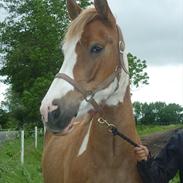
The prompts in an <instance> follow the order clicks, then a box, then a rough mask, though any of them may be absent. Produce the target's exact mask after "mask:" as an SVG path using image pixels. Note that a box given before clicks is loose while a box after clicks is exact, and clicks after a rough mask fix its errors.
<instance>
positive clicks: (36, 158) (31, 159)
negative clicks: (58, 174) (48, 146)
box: [0, 125, 180, 183]
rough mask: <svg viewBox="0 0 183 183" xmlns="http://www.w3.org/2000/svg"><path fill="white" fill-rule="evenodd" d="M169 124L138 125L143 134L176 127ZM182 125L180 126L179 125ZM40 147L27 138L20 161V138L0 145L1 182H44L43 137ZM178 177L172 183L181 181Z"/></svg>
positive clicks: (30, 138) (40, 140)
mask: <svg viewBox="0 0 183 183" xmlns="http://www.w3.org/2000/svg"><path fill="white" fill-rule="evenodd" d="M176 127H177V125H169V126H152V125H151V126H145V125H139V126H138V127H137V129H138V132H139V134H140V135H141V136H144V135H147V134H150V133H154V132H157V131H166V130H169V129H172V128H176ZM178 127H180V126H178ZM38 139H39V141H38V149H35V148H34V139H33V137H29V138H26V139H25V163H24V165H21V163H20V140H19V139H16V140H11V141H8V142H6V143H4V144H1V145H0V183H43V180H42V176H41V166H40V162H41V154H42V148H43V137H39V138H38ZM179 182H180V181H179V180H178V178H177V177H176V178H175V179H174V180H173V181H171V183H179Z"/></svg>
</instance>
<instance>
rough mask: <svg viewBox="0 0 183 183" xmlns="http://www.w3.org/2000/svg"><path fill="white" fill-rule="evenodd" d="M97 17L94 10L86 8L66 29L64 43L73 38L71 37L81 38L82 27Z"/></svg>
mask: <svg viewBox="0 0 183 183" xmlns="http://www.w3.org/2000/svg"><path fill="white" fill-rule="evenodd" d="M96 16H97V12H96V9H95V8H88V9H85V10H82V12H81V13H80V15H79V16H78V17H77V18H76V19H74V20H73V21H72V22H71V24H70V25H69V27H68V31H67V33H66V35H65V39H64V42H67V41H69V40H71V39H72V38H73V36H81V34H82V33H83V30H84V27H85V26H86V25H87V24H88V23H89V22H90V21H92V20H93V19H94V18H95V17H96Z"/></svg>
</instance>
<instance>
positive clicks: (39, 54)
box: [0, 0, 90, 124]
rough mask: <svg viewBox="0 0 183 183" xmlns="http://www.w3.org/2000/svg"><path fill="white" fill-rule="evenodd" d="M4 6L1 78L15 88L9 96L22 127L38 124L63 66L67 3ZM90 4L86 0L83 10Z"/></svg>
mask: <svg viewBox="0 0 183 183" xmlns="http://www.w3.org/2000/svg"><path fill="white" fill-rule="evenodd" d="M0 2H1V7H2V8H4V9H6V11H7V12H8V17H7V18H6V20H5V21H3V22H1V23H0V42H1V47H0V53H1V61H2V63H1V65H2V68H1V69H0V75H2V76H7V79H6V80H5V81H4V82H5V83H7V84H9V85H10V86H11V87H10V91H9V92H8V96H7V99H8V100H9V102H8V105H9V106H10V107H9V109H10V110H11V111H12V112H13V114H14V115H13V116H14V117H15V118H16V119H17V120H18V121H19V124H22V123H25V122H37V121H40V115H39V106H40V101H41V99H42V98H43V96H44V94H45V92H46V90H47V89H48V86H49V85H50V83H51V81H52V80H53V78H54V74H55V73H57V72H58V70H59V68H60V66H61V64H62V62H63V55H62V52H61V50H60V42H61V40H62V39H63V37H64V31H65V29H66V27H67V26H68V22H69V18H68V16H67V12H66V2H65V0H21V1H16V0H15V1H12V0H1V1H0ZM89 4H90V3H89V1H88V0H83V1H82V3H81V6H87V5H89ZM12 99H13V100H12ZM14 99H16V101H15V100H14ZM17 103H18V104H17ZM14 104H16V106H17V107H14V106H15V105H14ZM12 106H13V107H12Z"/></svg>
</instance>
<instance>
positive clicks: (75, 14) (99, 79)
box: [40, 0, 141, 183]
mask: <svg viewBox="0 0 183 183" xmlns="http://www.w3.org/2000/svg"><path fill="white" fill-rule="evenodd" d="M67 9H68V12H69V16H70V18H71V23H70V25H69V27H68V30H67V33H66V35H65V38H64V43H63V47H62V50H63V53H64V62H63V65H62V67H61V69H60V71H59V73H58V74H56V76H55V78H54V80H53V82H52V83H51V86H50V88H49V89H48V92H47V93H46V95H45V97H44V98H43V100H42V103H41V107H40V111H41V115H42V118H43V122H44V125H45V126H46V128H47V130H46V134H45V144H44V150H43V160H42V170H43V177H44V183H124V182H125V183H141V179H140V177H139V174H138V171H137V168H136V163H137V162H136V158H135V154H134V150H133V146H131V145H130V144H129V143H127V142H126V141H124V140H121V139H120V138H119V137H118V136H114V135H112V134H111V130H112V128H113V127H116V128H117V129H118V130H119V131H120V132H122V133H123V134H125V135H126V136H128V137H129V138H130V139H131V140H133V141H134V142H135V143H137V144H140V143H141V141H140V138H139V136H138V134H137V131H136V128H135V120H134V116H133V111H132V104H131V94H130V87H129V73H128V60H127V54H126V52H125V51H126V50H125V43H124V39H123V35H122V32H121V30H120V28H119V26H118V25H117V23H116V19H115V17H114V15H113V14H112V11H111V9H110V7H109V5H108V2H107V0H95V1H94V6H93V7H89V8H86V9H84V10H83V9H81V8H80V6H79V5H78V4H77V3H76V2H75V1H74V0H67Z"/></svg>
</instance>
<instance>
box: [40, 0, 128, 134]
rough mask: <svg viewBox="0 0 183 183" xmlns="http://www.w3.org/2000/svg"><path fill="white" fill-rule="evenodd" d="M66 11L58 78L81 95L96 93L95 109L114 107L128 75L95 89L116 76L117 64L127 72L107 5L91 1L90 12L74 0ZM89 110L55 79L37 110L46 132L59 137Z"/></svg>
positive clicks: (81, 96)
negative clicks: (73, 83) (65, 25)
mask: <svg viewBox="0 0 183 183" xmlns="http://www.w3.org/2000/svg"><path fill="white" fill-rule="evenodd" d="M67 8H68V12H69V15H70V18H71V19H72V21H71V24H70V26H69V28H68V31H67V33H66V36H65V39H64V44H63V48H62V50H63V53H64V62H63V65H62V67H61V69H60V71H59V74H60V73H62V74H64V75H66V76H68V77H69V78H72V79H73V81H74V82H76V83H77V85H79V87H80V88H83V89H84V90H85V91H96V92H95V93H93V96H92V97H93V98H94V99H95V101H96V102H97V104H98V105H100V104H104V105H109V106H110V105H117V104H118V103H119V102H122V101H123V97H124V95H125V91H126V88H127V86H128V84H129V78H128V74H127V73H126V72H125V71H124V70H123V69H122V70H120V74H119V76H118V77H114V78H113V79H112V80H111V81H110V83H108V84H107V85H105V87H102V88H100V89H98V86H100V85H101V83H103V82H104V81H106V79H107V78H109V77H110V76H111V75H112V74H113V73H114V72H116V68H117V66H119V62H123V63H124V66H125V67H126V68H128V63H127V57H126V54H125V53H123V55H122V56H120V49H122V51H124V44H122V46H121V45H119V42H120V43H121V42H123V43H124V40H123V38H122V36H121V38H120V36H119V34H120V33H119V32H120V31H119V28H118V27H117V25H116V20H115V17H114V16H113V14H112V12H111V10H110V8H109V6H108V3H107V1H106V0H95V1H94V7H93V8H88V9H85V10H82V9H81V8H80V7H79V5H78V4H77V3H76V2H75V1H74V0H67ZM121 47H122V48H121ZM90 110H93V106H92V105H91V104H90V103H88V102H87V100H86V97H85V96H83V94H82V92H80V91H78V90H77V87H75V85H72V84H70V83H69V82H67V80H65V79H63V78H59V77H55V79H54V80H53V82H52V84H51V86H50V88H49V90H48V92H47V94H46V96H45V97H44V99H43V101H42V104H41V107H40V111H41V114H42V116H43V119H44V123H45V124H46V126H47V128H48V129H49V130H50V131H52V132H62V133H67V132H69V131H71V128H72V122H71V121H72V118H73V117H78V116H81V115H83V114H85V113H87V112H89V111H90Z"/></svg>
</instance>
